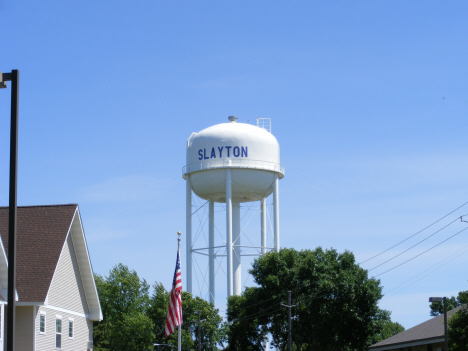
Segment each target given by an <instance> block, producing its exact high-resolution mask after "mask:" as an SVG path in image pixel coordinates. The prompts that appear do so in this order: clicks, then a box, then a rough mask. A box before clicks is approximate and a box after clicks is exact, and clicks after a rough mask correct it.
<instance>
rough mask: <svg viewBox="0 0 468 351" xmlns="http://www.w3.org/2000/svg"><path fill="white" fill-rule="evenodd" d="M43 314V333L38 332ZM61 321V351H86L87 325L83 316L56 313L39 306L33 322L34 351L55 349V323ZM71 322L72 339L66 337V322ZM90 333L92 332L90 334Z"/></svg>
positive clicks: (88, 333) (53, 310)
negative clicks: (34, 332)
mask: <svg viewBox="0 0 468 351" xmlns="http://www.w3.org/2000/svg"><path fill="white" fill-rule="evenodd" d="M43 313H45V316H46V318H45V320H46V329H45V333H40V332H39V323H40V315H41V314H43ZM59 317H60V319H61V320H62V348H61V350H62V351H80V350H83V351H86V350H87V347H88V341H89V340H88V337H89V335H90V331H89V324H88V321H87V320H86V317H84V316H78V315H76V314H72V313H67V312H62V311H57V310H55V309H51V308H48V307H44V306H41V307H40V308H39V310H38V312H37V314H36V318H35V321H34V324H35V330H36V351H50V350H54V348H55V336H56V332H55V321H56V319H57V318H59ZM70 320H73V338H70V337H69V336H68V322H69V321H70ZM91 333H92V332H91Z"/></svg>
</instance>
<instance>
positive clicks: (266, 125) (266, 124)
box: [257, 118, 271, 133]
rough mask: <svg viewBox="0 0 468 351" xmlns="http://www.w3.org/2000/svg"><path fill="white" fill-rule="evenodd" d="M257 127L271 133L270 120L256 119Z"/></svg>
mask: <svg viewBox="0 0 468 351" xmlns="http://www.w3.org/2000/svg"><path fill="white" fill-rule="evenodd" d="M257 127H258V128H262V129H265V130H266V131H267V132H270V133H271V118H257Z"/></svg>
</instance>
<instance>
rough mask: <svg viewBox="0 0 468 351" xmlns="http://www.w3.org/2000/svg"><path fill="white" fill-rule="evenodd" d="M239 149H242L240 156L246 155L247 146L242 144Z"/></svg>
mask: <svg viewBox="0 0 468 351" xmlns="http://www.w3.org/2000/svg"><path fill="white" fill-rule="evenodd" d="M241 150H242V151H241V157H244V155H245V157H247V146H246V147H243V146H242V147H241Z"/></svg>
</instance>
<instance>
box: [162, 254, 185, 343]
mask: <svg viewBox="0 0 468 351" xmlns="http://www.w3.org/2000/svg"><path fill="white" fill-rule="evenodd" d="M179 253H180V245H179V249H178V250H177V262H176V268H175V272H174V280H173V281H172V290H171V297H170V301H169V310H168V311H167V318H166V331H165V333H164V336H165V337H166V338H167V337H168V336H169V335H171V334H172V333H173V332H174V329H175V327H177V326H179V325H181V324H182V278H181V275H180V258H179Z"/></svg>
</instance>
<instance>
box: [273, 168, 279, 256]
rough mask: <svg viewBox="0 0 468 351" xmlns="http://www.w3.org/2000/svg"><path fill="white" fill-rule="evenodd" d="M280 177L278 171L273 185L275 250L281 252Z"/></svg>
mask: <svg viewBox="0 0 468 351" xmlns="http://www.w3.org/2000/svg"><path fill="white" fill-rule="evenodd" d="M278 183H279V178H278V173H277V174H276V175H275V182H274V187H273V217H274V227H273V230H274V238H275V251H276V252H279V249H280V237H279V184H278Z"/></svg>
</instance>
